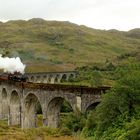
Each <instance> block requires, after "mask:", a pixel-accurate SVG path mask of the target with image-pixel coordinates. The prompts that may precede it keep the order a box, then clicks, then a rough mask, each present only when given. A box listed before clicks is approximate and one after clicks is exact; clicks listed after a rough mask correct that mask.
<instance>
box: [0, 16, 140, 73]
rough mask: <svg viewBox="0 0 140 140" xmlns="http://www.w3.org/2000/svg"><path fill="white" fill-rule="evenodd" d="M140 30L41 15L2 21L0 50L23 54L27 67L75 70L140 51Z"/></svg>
mask: <svg viewBox="0 0 140 140" xmlns="http://www.w3.org/2000/svg"><path fill="white" fill-rule="evenodd" d="M139 30H140V29H134V30H131V31H129V32H121V31H117V30H109V31H106V30H95V29H92V28H88V27H86V26H78V25H76V24H73V23H70V22H60V21H45V20H43V19H39V18H37V19H31V20H28V21H24V20H17V21H8V22H6V23H0V52H1V53H3V54H5V55H8V56H20V57H21V58H22V60H23V61H24V63H26V64H27V71H60V70H73V69H74V68H75V67H77V66H81V65H87V64H93V63H97V62H105V61H106V59H113V58H115V57H116V56H119V55H121V54H123V53H129V52H132V51H139V49H140V34H139Z"/></svg>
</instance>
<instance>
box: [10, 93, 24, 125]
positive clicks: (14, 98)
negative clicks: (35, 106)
mask: <svg viewBox="0 0 140 140" xmlns="http://www.w3.org/2000/svg"><path fill="white" fill-rule="evenodd" d="M9 124H10V125H19V124H21V105H20V97H19V95H18V93H17V92H16V91H15V90H14V91H13V92H12V93H11V98H10V111H9Z"/></svg>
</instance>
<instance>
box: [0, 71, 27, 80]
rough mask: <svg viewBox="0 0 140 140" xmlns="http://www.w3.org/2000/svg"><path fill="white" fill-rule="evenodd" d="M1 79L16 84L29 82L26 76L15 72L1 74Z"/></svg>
mask: <svg viewBox="0 0 140 140" xmlns="http://www.w3.org/2000/svg"><path fill="white" fill-rule="evenodd" d="M0 79H2V80H9V81H15V82H26V81H27V76H25V75H23V74H21V73H18V72H15V73H13V74H11V73H3V74H0Z"/></svg>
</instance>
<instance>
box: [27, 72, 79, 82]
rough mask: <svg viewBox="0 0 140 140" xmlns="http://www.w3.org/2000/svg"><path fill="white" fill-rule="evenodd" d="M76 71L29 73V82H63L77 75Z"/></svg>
mask: <svg viewBox="0 0 140 140" xmlns="http://www.w3.org/2000/svg"><path fill="white" fill-rule="evenodd" d="M76 74H77V72H76V71H63V72H41V73H27V74H26V76H27V77H28V81H29V82H34V83H62V82H68V81H69V80H71V79H74V78H75V77H76Z"/></svg>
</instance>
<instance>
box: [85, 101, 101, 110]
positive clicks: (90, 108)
mask: <svg viewBox="0 0 140 140" xmlns="http://www.w3.org/2000/svg"><path fill="white" fill-rule="evenodd" d="M99 103H100V102H95V103H92V104H91V105H89V106H88V107H87V109H86V112H90V111H92V110H95V108H96V107H97V105H98V104H99Z"/></svg>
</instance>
